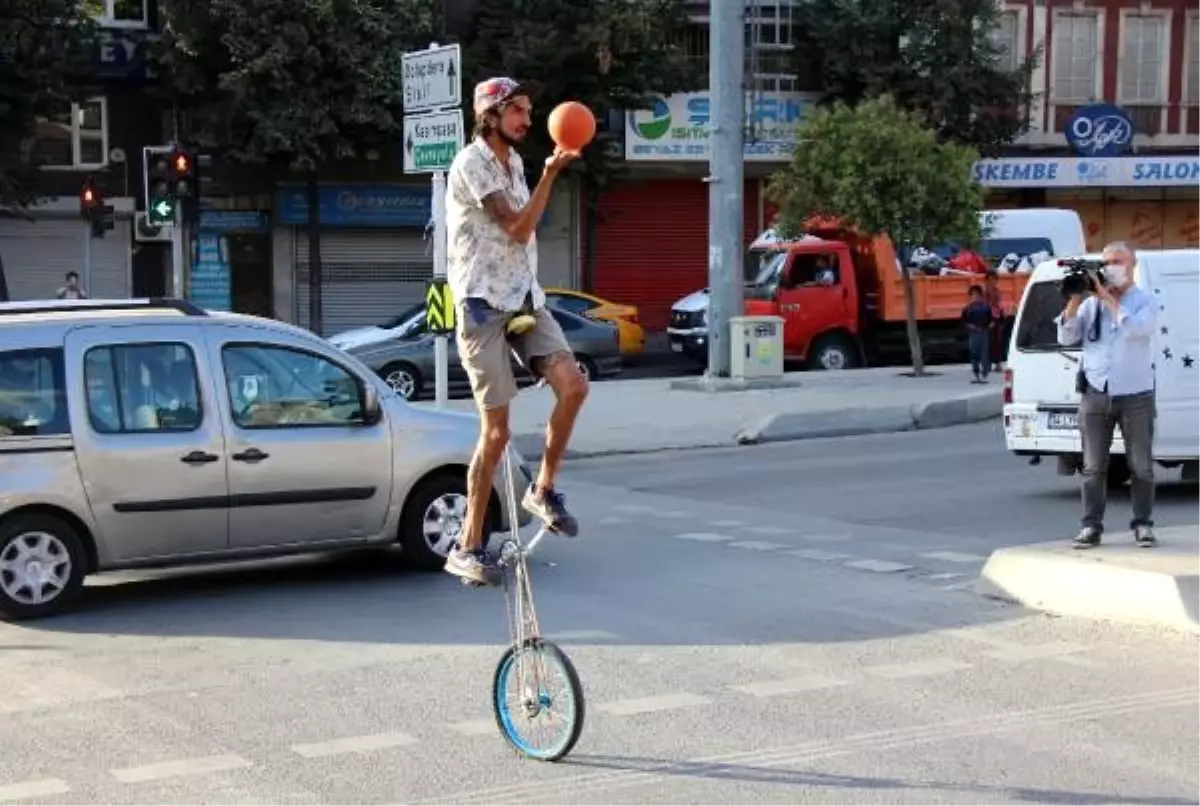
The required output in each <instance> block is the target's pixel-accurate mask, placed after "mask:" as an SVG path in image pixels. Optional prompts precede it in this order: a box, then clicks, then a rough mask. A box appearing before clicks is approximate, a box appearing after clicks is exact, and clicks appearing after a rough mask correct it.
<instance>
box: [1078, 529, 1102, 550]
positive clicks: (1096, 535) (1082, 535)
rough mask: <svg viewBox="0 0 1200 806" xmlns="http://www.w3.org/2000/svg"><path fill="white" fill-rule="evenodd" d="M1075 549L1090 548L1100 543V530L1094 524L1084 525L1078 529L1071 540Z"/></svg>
mask: <svg viewBox="0 0 1200 806" xmlns="http://www.w3.org/2000/svg"><path fill="white" fill-rule="evenodd" d="M1072 543H1073V545H1074V546H1075V548H1077V549H1090V548H1095V547H1096V546H1099V545H1100V530H1099V529H1097V528H1096V527H1095V526H1085V527H1083V528H1082V529H1080V530H1079V534H1077V535H1075V540H1074V541H1072Z"/></svg>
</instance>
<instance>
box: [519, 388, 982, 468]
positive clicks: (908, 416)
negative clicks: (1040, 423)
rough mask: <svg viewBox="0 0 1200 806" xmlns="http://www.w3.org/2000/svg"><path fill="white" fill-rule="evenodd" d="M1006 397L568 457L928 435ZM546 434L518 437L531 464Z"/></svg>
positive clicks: (773, 420)
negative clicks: (926, 432) (909, 433)
mask: <svg viewBox="0 0 1200 806" xmlns="http://www.w3.org/2000/svg"><path fill="white" fill-rule="evenodd" d="M1003 409H1004V402H1003V396H1002V393H1001V392H999V391H997V392H984V393H980V394H976V395H971V396H968V397H960V398H954V399H951V400H933V401H928V402H925V403H918V404H913V405H908V406H882V407H873V408H859V409H841V410H833V411H830V410H826V411H808V412H785V413H780V414H772V415H770V416H768V417H765V418H763V419H762V421H760V422H759V423H758V424H757V425H755V426H751V427H750V428H744V429H742V430H740V431H738V432H737V433H735V434H734V435H733V436H732V437H721V436H716V435H714V436H712V437H710V438H707V439H703V438H702V439H701V440H700V441H698V442H696V441H690V442H688V443H687V444H677V443H667V444H663V443H658V444H654V443H649V444H646V445H642V446H637V447H620V448H605V449H601V450H576V449H568V450H567V453H566V457H565V458H567V459H589V458H596V457H603V456H623V455H637V454H647V453H662V452H664V451H686V450H703V449H705V448H732V447H737V446H739V445H757V444H763V443H768V442H793V441H800V440H806V439H821V438H827V437H849V436H866V435H869V434H890V433H897V432H902V431H923V430H931V429H935V428H949V427H951V426H955V425H965V424H967V423H974V422H981V421H983V420H990V419H993V418H996V417H999V416H1000V414H1001V413H1002V412H1003ZM545 439H546V437H545V434H544V432H542V431H537V432H525V433H521V434H515V435H514V436H513V445H514V446H515V447H516V449H517V450H518V451H519V452H520V453H521V455H522V456H523V457H525V458H526V459H527V460H530V461H534V460H539V459H541V456H542V450H543V447H544V444H545Z"/></svg>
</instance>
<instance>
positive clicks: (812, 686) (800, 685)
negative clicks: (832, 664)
mask: <svg viewBox="0 0 1200 806" xmlns="http://www.w3.org/2000/svg"><path fill="white" fill-rule="evenodd" d="M849 682H850V681H848V680H838V679H837V678H836V677H825V676H824V675H806V676H804V677H792V678H788V679H786V680H763V681H761V682H758V683H746V684H744V685H741V686H730V688H731V689H733V690H734V691H740V692H742V693H743V694H750V695H752V696H755V697H774V696H775V695H777V694H798V693H800V692H802V691H817V690H819V689H826V688H835V687H837V686H845V685H847V684H848V683H849Z"/></svg>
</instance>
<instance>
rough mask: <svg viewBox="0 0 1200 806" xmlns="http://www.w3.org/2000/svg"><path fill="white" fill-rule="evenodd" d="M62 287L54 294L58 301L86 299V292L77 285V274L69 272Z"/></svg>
mask: <svg viewBox="0 0 1200 806" xmlns="http://www.w3.org/2000/svg"><path fill="white" fill-rule="evenodd" d="M64 279H65V283H64V285H63V286H62V287H61V288H59V289H58V291H57V292H55V296H56V297H57V298H58V299H87V292H86V291H84V290H83V287H82V286H80V285H79V272H75V271H69V272H67V276H66V278H64Z"/></svg>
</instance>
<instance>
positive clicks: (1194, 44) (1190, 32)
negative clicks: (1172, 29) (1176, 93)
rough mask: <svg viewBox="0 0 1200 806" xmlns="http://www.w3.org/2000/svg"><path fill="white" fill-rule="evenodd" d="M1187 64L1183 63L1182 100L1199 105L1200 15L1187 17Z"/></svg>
mask: <svg viewBox="0 0 1200 806" xmlns="http://www.w3.org/2000/svg"><path fill="white" fill-rule="evenodd" d="M1185 52H1186V53H1187V64H1185V65H1184V68H1183V70H1184V76H1183V78H1184V95H1183V102H1184V103H1186V104H1190V105H1192V106H1198V105H1200V16H1198V15H1196V14H1192V15H1190V16H1188V19H1187V50H1186V51H1185Z"/></svg>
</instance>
